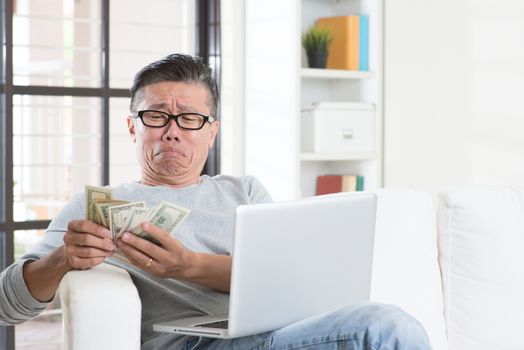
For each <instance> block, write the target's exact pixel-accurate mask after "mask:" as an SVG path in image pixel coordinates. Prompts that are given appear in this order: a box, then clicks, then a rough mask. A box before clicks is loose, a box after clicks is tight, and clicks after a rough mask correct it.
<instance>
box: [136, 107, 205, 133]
mask: <svg viewBox="0 0 524 350" xmlns="http://www.w3.org/2000/svg"><path fill="white" fill-rule="evenodd" d="M132 118H140V120H141V121H142V123H143V124H144V125H145V126H149V127H151V128H163V127H164V126H166V125H167V124H169V121H170V120H171V119H174V120H175V122H176V125H178V127H179V128H181V129H185V130H200V129H202V127H204V125H205V124H206V122H209V123H212V122H214V121H215V118H213V117H211V116H209V115H204V114H200V113H194V112H191V113H180V114H176V115H173V114H169V113H166V112H162V111H155V110H152V109H146V110H143V111H138V112H137V115H136V116H133V117H132Z"/></svg>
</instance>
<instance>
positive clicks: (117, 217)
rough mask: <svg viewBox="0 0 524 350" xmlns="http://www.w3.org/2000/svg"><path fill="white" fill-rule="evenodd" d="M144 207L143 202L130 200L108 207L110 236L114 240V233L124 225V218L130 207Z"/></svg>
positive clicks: (126, 217) (125, 218) (126, 216)
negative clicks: (130, 201) (129, 201)
mask: <svg viewBox="0 0 524 350" xmlns="http://www.w3.org/2000/svg"><path fill="white" fill-rule="evenodd" d="M137 207H145V203H144V202H132V203H126V204H121V205H115V206H111V207H109V230H110V231H111V237H112V238H113V240H115V241H116V235H117V233H119V232H120V230H121V229H122V227H124V226H125V225H126V220H127V219H128V217H129V214H130V213H131V209H132V208H137Z"/></svg>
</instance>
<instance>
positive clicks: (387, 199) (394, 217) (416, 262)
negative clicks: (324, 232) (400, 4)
mask: <svg viewBox="0 0 524 350" xmlns="http://www.w3.org/2000/svg"><path fill="white" fill-rule="evenodd" d="M375 193H376V194H377V222H376V230H375V250H374V256H373V277H372V287H371V299H372V300H373V301H378V302H385V303H390V304H394V305H398V306H400V307H401V308H403V309H404V310H405V311H407V312H408V313H410V314H411V315H413V316H414V317H415V318H416V319H418V320H419V321H420V322H421V323H422V325H423V326H424V327H425V329H426V331H427V333H428V336H429V338H430V341H431V344H432V346H433V348H434V349H438V350H442V349H447V345H446V333H445V324H444V311H443V301H442V286H441V279H440V271H439V267H438V261H437V228H436V211H435V208H434V206H433V200H432V198H431V196H430V195H429V194H428V193H425V192H421V191H415V190H405V189H380V190H377V191H375Z"/></svg>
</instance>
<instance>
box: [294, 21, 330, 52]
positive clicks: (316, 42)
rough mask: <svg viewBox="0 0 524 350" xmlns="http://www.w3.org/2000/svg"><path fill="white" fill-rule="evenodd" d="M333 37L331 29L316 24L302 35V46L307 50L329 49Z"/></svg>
mask: <svg viewBox="0 0 524 350" xmlns="http://www.w3.org/2000/svg"><path fill="white" fill-rule="evenodd" d="M332 39H333V36H332V35H331V31H330V30H329V29H320V28H318V27H317V26H316V25H314V26H311V27H309V29H308V30H307V31H306V32H305V33H304V34H303V35H302V46H303V47H304V49H305V50H306V51H327V50H328V46H329V43H330V42H331V40H332Z"/></svg>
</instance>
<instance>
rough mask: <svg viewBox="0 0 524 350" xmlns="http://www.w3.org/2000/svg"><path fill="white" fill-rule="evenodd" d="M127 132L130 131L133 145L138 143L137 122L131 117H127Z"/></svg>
mask: <svg viewBox="0 0 524 350" xmlns="http://www.w3.org/2000/svg"><path fill="white" fill-rule="evenodd" d="M127 130H128V131H129V135H130V136H131V140H133V143H135V142H136V129H135V121H134V120H133V118H131V117H127Z"/></svg>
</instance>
